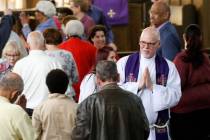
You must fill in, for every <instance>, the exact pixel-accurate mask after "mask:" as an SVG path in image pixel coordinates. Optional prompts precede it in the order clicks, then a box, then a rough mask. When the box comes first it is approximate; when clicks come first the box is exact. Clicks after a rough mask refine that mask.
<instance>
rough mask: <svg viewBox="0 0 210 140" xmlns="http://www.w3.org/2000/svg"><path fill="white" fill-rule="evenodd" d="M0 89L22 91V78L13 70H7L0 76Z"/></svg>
mask: <svg viewBox="0 0 210 140" xmlns="http://www.w3.org/2000/svg"><path fill="white" fill-rule="evenodd" d="M0 90H1V91H2V90H3V91H11V92H12V91H14V90H17V91H22V90H23V80H22V78H21V77H20V76H19V75H18V74H16V73H13V72H8V73H6V74H5V75H3V76H2V77H1V78H0Z"/></svg>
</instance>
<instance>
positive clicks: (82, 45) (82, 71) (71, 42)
mask: <svg viewBox="0 0 210 140" xmlns="http://www.w3.org/2000/svg"><path fill="white" fill-rule="evenodd" d="M65 32H66V34H67V36H68V37H69V39H68V40H67V41H66V42H64V43H62V44H61V45H60V46H59V47H60V48H61V49H64V50H67V51H69V52H71V53H72V55H73V57H74V60H75V62H76V64H77V68H78V72H79V82H78V83H77V84H73V87H74V89H75V92H76V101H78V99H79V93H80V83H81V82H82V79H83V78H84V76H85V75H86V74H87V73H88V72H89V71H90V70H91V68H92V66H93V65H94V64H95V54H96V47H94V46H93V45H92V44H90V43H89V42H87V41H84V40H82V39H81V37H82V35H83V34H84V26H83V24H82V23H81V22H80V21H79V20H71V21H69V22H68V23H67V24H66V28H65Z"/></svg>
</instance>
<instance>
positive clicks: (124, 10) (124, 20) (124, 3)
mask: <svg viewBox="0 0 210 140" xmlns="http://www.w3.org/2000/svg"><path fill="white" fill-rule="evenodd" d="M93 4H94V5H96V6H98V7H100V8H101V9H102V10H103V12H104V14H105V16H106V18H107V22H108V23H109V24H110V25H119V24H128V0H93Z"/></svg>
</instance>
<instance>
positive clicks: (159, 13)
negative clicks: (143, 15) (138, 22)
mask: <svg viewBox="0 0 210 140" xmlns="http://www.w3.org/2000/svg"><path fill="white" fill-rule="evenodd" d="M169 18H170V7H169V6H168V5H167V4H166V3H165V2H162V1H158V2H155V3H153V5H152V7H151V9H150V22H151V24H152V25H154V26H155V27H159V26H160V25H161V24H163V23H164V22H166V21H168V20H169Z"/></svg>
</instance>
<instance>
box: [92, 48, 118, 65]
mask: <svg viewBox="0 0 210 140" xmlns="http://www.w3.org/2000/svg"><path fill="white" fill-rule="evenodd" d="M111 51H114V49H113V48H111V47H109V46H104V47H103V48H101V49H98V51H97V54H96V63H98V62H99V61H101V60H107V58H108V56H109V53H110V52H111Z"/></svg>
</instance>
